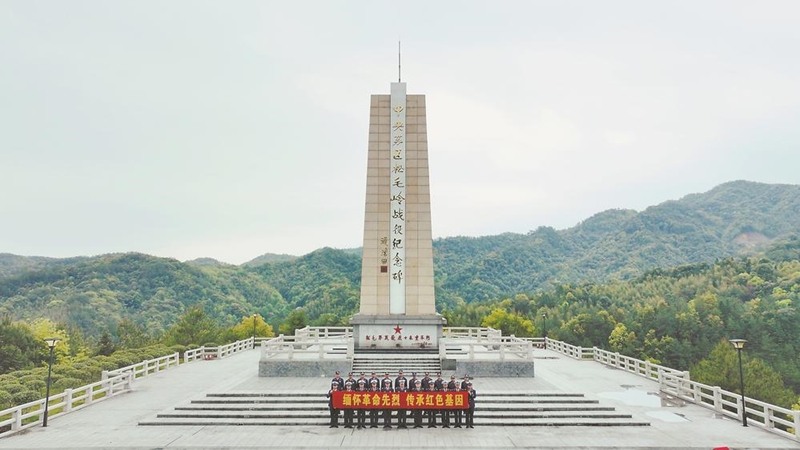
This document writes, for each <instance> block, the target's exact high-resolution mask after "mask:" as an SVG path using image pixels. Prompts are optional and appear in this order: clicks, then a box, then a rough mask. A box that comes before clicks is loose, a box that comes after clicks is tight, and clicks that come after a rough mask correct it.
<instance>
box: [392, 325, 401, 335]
mask: <svg viewBox="0 0 800 450" xmlns="http://www.w3.org/2000/svg"><path fill="white" fill-rule="evenodd" d="M401 331H403V329H402V328H400V325H398V326H396V327H394V334H400V332H401Z"/></svg>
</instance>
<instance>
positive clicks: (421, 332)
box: [351, 42, 444, 350]
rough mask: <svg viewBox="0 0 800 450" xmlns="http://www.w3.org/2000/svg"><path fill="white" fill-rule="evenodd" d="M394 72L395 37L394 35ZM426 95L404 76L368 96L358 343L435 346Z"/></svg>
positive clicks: (438, 327) (437, 328) (438, 328)
mask: <svg viewBox="0 0 800 450" xmlns="http://www.w3.org/2000/svg"><path fill="white" fill-rule="evenodd" d="M397 50H398V61H397V63H398V67H397V69H398V80H401V79H402V78H401V77H400V75H401V73H400V69H401V66H400V63H401V60H400V55H401V54H400V42H398V47H397ZM425 111H426V105H425V96H424V95H408V94H407V93H406V83H403V82H401V81H398V82H397V83H391V86H390V94H389V95H386V94H382V95H372V97H371V100H370V122H369V147H368V152H367V154H368V164H367V198H366V207H365V217H364V245H363V250H362V269H361V307H360V309H359V313H358V314H357V315H356V316H354V317H353V318H352V319H351V323H352V324H353V327H354V340H355V346H356V349H358V348H364V347H370V348H372V347H378V348H380V347H391V348H393V349H396V348H401V349H409V350H411V349H415V348H416V349H419V348H421V347H437V346H438V339H439V337H441V332H442V324H443V323H444V320H443V318H442V317H441V316H440V315H438V314H437V313H436V299H435V294H434V282H433V238H432V232H431V205H430V181H429V172H428V133H427V119H426V113H425Z"/></svg>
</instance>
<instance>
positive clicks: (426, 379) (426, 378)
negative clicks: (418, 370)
mask: <svg viewBox="0 0 800 450" xmlns="http://www.w3.org/2000/svg"><path fill="white" fill-rule="evenodd" d="M431 381H433V380H431V377H430V374H429V373H428V372H425V376H424V377H422V390H423V391H427V390H428V385H429V384H430V383H431Z"/></svg>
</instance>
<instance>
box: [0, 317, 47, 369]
mask: <svg viewBox="0 0 800 450" xmlns="http://www.w3.org/2000/svg"><path fill="white" fill-rule="evenodd" d="M46 358H47V346H46V345H45V344H44V342H43V341H42V340H40V339H39V338H38V337H37V336H36V335H35V334H34V333H33V331H32V330H31V329H30V327H29V326H28V325H27V324H25V323H22V322H18V323H13V322H11V318H10V317H8V316H2V317H0V374H2V373H7V372H11V371H14V370H20V369H26V368H29V367H33V366H37V365H39V364H41V363H42V362H44V361H45V360H46Z"/></svg>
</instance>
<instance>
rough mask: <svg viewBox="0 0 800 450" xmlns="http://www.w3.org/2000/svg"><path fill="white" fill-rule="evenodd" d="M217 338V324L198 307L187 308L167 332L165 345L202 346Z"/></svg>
mask: <svg viewBox="0 0 800 450" xmlns="http://www.w3.org/2000/svg"><path fill="white" fill-rule="evenodd" d="M218 337H219V330H218V328H217V324H216V323H215V322H214V321H213V320H212V319H211V318H209V317H208V315H206V312H205V310H204V309H203V308H202V307H200V306H193V307H191V308H189V309H188V310H187V311H186V312H185V313H184V314H183V316H181V318H180V319H179V320H178V322H177V323H176V324H175V325H173V326H172V327H171V328H170V329H169V330H168V331H167V339H166V341H167V343H169V344H180V345H192V344H193V345H203V344H205V343H208V342H213V341H215V340H216V339H217V338H218Z"/></svg>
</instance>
